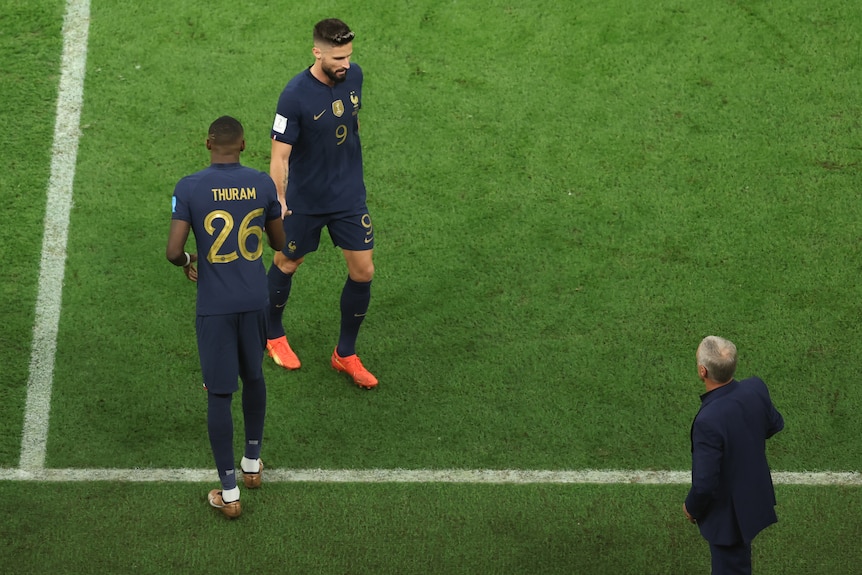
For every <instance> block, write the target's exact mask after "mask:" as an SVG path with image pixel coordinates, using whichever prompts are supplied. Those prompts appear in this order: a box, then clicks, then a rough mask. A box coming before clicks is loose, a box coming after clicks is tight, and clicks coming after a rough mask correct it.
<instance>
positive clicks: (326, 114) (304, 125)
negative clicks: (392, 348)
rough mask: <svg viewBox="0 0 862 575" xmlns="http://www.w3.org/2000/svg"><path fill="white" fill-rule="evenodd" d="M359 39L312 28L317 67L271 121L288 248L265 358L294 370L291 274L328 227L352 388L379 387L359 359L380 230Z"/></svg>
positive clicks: (286, 95) (336, 28) (333, 26)
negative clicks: (341, 275)
mask: <svg viewBox="0 0 862 575" xmlns="http://www.w3.org/2000/svg"><path fill="white" fill-rule="evenodd" d="M354 36H355V35H354V33H353V32H352V31H351V30H350V28H349V27H348V26H347V24H345V23H344V22H342V21H341V20H338V19H334V18H331V19H327V20H322V21H320V22H318V23H317V24H316V25H315V27H314V34H313V40H314V46H313V48H312V54H313V55H314V63H313V64H312V65H311V67H309V68H307V69H306V70H304V71H302V72H300V73H299V74H297V75H296V76H295V77H294V78H293V79H291V80H290V82H288V84H287V86H285V88H284V90H283V91H282V93H281V96H280V97H279V100H278V107H277V109H276V115H275V121H274V122H273V126H272V131H271V136H272V158H271V160H270V170H269V172H270V176H271V177H272V179H273V181H274V182H275V185H276V188H277V189H278V199H279V201H280V202H281V208H282V217H283V220H284V231H285V236H286V238H287V244H286V246H285V247H284V249H283V250H281V251H279V252H276V253H275V257H274V258H273V265H272V266H270V268H269V273H268V278H269V306H270V307H269V323H268V334H267V345H266V347H267V350H268V352H269V355H270V357H272V358H273V360H274V361H275V363H276V364H278V365H280V366H281V367H284V368H286V369H298V368H299V367H300V365H301V364H300V361H299V358H298V357H297V356H296V354H295V353H294V352H293V350H292V349H291V347H290V345H289V344H288V342H287V337H286V336H285V331H284V326H283V323H282V320H283V313H284V306H285V304H286V303H287V299H288V296H289V295H290V288H291V284H292V280H293V274H294V273H295V272H296V269H297V268H298V267H299V266H300V264H302V262H303V260H304V259H305V256H306V254H308V253H310V252H313V251H315V250H316V249H317V248H318V245H319V244H320V233H321V231H322V229H323V227H324V226H325V227H326V228H327V230H328V232H329V236H330V238H331V239H332V242H333V244H334V245H336V246H338V247H340V248H341V250H342V252H343V254H344V259H345V262H346V263H347V280H346V281H345V284H344V288H343V290H342V292H341V304H340V305H341V326H340V332H339V338H338V344H337V345H336V347H335V349H334V350H333V352H332V356H331V358H330V363H331V365H332V367H333V368H335V369H336V370H338V371H341V372H344V373H346V374H348V375H349V376H350V377H351V378H352V379H353V382H354V383H356V385H358V386H360V387H363V388H366V389H370V388H373V387H375V386H376V385H377V378H376V377H374V375H372V374H371V372H369V371H368V370H367V369H366V368H365V367H364V366H363V365H362V362H361V361H360V360H359V357H357V355H356V339H357V336H358V334H359V328H360V326H361V325H362V320H363V319H364V317H365V314H366V312H367V311H368V305H369V302H370V301H371V280H372V277H373V276H374V263H373V261H372V252H373V249H374V228H373V226H372V224H371V216H370V215H369V214H368V208H367V206H366V203H365V202H366V200H365V198H366V190H365V182H364V178H363V174H362V149H361V146H360V141H359V118H358V114H359V110H360V108H361V107H362V70H361V69H360V68H359V66H357V65H356V64H353V63H351V61H350V60H351V57H352V55H353V38H354Z"/></svg>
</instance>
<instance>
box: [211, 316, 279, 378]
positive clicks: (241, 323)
mask: <svg viewBox="0 0 862 575" xmlns="http://www.w3.org/2000/svg"><path fill="white" fill-rule="evenodd" d="M266 317H267V312H266V309H262V310H257V311H247V312H244V313H231V314H225V315H199V316H197V321H196V322H195V328H196V331H197V336H198V354H199V356H200V360H201V373H202V374H203V378H204V385H205V386H206V388H207V390H209V391H210V392H212V393H222V394H227V393H234V392H235V391H237V390H238V389H239V383H238V379H239V378H240V377H242V378H243V379H246V380H247V379H255V378H263V350H264V349H265V348H266Z"/></svg>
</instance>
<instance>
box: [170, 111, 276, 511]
mask: <svg viewBox="0 0 862 575" xmlns="http://www.w3.org/2000/svg"><path fill="white" fill-rule="evenodd" d="M206 147H207V149H208V150H209V151H210V161H211V163H210V166H209V167H208V168H206V169H204V170H201V171H199V172H197V173H195V174H192V175H190V176H186V177H185V178H183V179H182V180H180V181H179V183H177V185H176V188H175V189H174V196H173V215H172V217H171V229H170V235H169V236H168V245H167V249H166V250H165V255H166V257H167V258H168V260H169V261H170V262H171V263H172V264H174V265H176V266H182V268H183V271H184V272H185V274H186V277H188V278H189V279H190V280H192V281H196V282H197V320H196V325H195V327H196V332H197V342H198V354H199V356H200V364H201V372H202V375H203V381H204V386H205V388H206V390H207V398H208V399H207V430H208V432H209V438H210V446H211V447H212V452H213V457H214V459H215V464H216V469H217V470H218V475H219V480H220V481H221V487H222V488H221V489H213V490H212V491H210V492H209V496H208V499H209V503H210V505H211V506H213V507H215V508H217V509H219V510H221V512H222V513H224V514H225V515H226V516H227V517H231V518H233V517H238V516H239V515H240V514H241V513H242V508H241V507H240V502H239V487H238V486H237V478H236V470H235V467H236V464H235V460H234V453H233V419H232V417H231V400H232V398H233V394H234V392H236V391H238V389H239V385H238V381H237V380H238V379H242V412H243V420H244V425H245V452H244V457H243V458H242V461H241V463H240V466H241V469H242V471H243V483H244V484H245V487H247V488H249V489H254V488H257V487H260V483H261V476H262V475H263V463H262V462H261V460H260V449H261V441H262V440H263V424H264V416H265V414H266V383H265V381H264V377H263V365H262V364H263V352H264V348H265V346H266V320H267V301H268V297H269V295H268V293H267V284H266V269H265V268H264V265H263V260H262V259H261V256H262V255H263V235H264V233H266V236H267V239H268V241H269V245H270V247H272V249H274V250H280V249H282V248H283V247H284V243H285V238H284V230H283V228H282V225H281V206H280V205H279V202H278V196H277V194H276V190H275V184H273V182H272V179H271V178H270V177H269V175H268V174H266V173H265V172H260V171H258V170H254V169H252V168H248V167H245V166H243V165H241V164H240V163H239V156H240V152H242V151H243V150H244V149H245V139H244V133H243V128H242V124H240V122H239V121H237V120H236V119H234V118H231V117H229V116H222V117H221V118H218V119H217V120H216V121H215V122H213V123H212V125H210V128H209V132H208V136H207V140H206ZM190 230H193V231H194V235H195V244H196V247H197V254H189V253H187V252H186V251H185V250H184V247H185V245H186V240H187V239H188V237H189V231H190ZM195 262H197V263H198V269H196V268H195V266H194V263H195Z"/></svg>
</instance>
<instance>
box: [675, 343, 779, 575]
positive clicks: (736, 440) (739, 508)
mask: <svg viewBox="0 0 862 575" xmlns="http://www.w3.org/2000/svg"><path fill="white" fill-rule="evenodd" d="M697 370H698V375H699V376H700V379H701V381H703V383H704V385H706V393H704V394H703V395H701V396H700V398H701V406H700V411H699V412H698V414H697V416H696V417H695V418H694V423H692V425H691V489H690V490H689V492H688V496H687V497H686V499H685V503H684V504H683V506H682V509H683V512H684V513H685V516H686V517H687V518H688V520H689V521H691V522H692V523H697V525H698V527H699V528H700V533H701V535H703V538H704V539H706V540H707V541H708V542H709V549H710V552H711V554H712V573H713V575H725V574H750V573H751V541H752V540H753V539H754V537H755V536H756V535H757V534H758V533H759V532H760V531H762V530H763V529H764V528H766V527H768V526H769V525H772V524H773V523H775V522H776V521H778V517H776V515H775V504H776V501H775V490H774V488H773V486H772V476H771V475H770V472H769V463H768V462H767V460H766V440H767V439H768V438H770V437H772V436H773V435H775V434H776V433H778V432H779V431H781V430H782V429H783V428H784V419H783V418H782V417H781V414H780V413H779V412H778V410H777V409H775V406H774V405H772V400H771V399H770V397H769V390H768V389H767V388H766V385H765V384H764V383H763V381H762V380H761V379H760V378H757V377H750V378H748V379H744V380H742V381H736V380H735V379H734V378H733V375H734V373H735V372H736V346H735V345H734V344H733V342H731V341H729V340H726V339H724V338H721V337H716V336H708V337H705V338H704V339H703V341H701V343H700V345H699V346H698V348H697Z"/></svg>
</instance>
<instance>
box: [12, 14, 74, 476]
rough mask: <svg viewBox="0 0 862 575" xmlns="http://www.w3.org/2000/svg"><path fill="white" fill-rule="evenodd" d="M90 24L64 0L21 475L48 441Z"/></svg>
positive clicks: (39, 463)
mask: <svg viewBox="0 0 862 575" xmlns="http://www.w3.org/2000/svg"><path fill="white" fill-rule="evenodd" d="M89 22H90V2H89V0H68V2H67V3H66V15H65V17H64V20H63V57H62V61H61V64H60V88H59V92H58V96H57V118H56V121H55V124H54V144H53V146H52V149H51V153H52V155H51V176H50V180H49V181H48V200H47V204H46V208H45V230H44V235H43V237H42V259H41V263H40V266H39V293H38V295H37V296H36V320H35V324H34V326H33V347H32V349H31V352H30V377H29V380H28V381H27V404H26V408H25V411H24V430H23V434H22V438H21V462H20V466H21V469H24V470H39V469H41V468H42V467H44V465H45V448H46V444H47V441H48V414H49V412H50V410H51V386H52V383H53V378H54V354H55V352H56V350H57V328H58V325H59V323H60V304H61V302H62V299H63V274H64V271H65V268H66V240H67V237H68V232H69V211H70V210H71V207H72V185H73V183H74V180H75V164H76V162H77V158H78V137H79V124H80V119H81V105H82V102H83V93H84V71H85V68H86V63H87V35H88V31H89Z"/></svg>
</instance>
